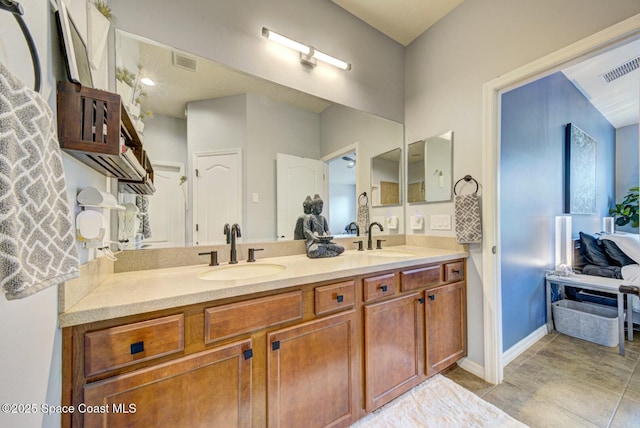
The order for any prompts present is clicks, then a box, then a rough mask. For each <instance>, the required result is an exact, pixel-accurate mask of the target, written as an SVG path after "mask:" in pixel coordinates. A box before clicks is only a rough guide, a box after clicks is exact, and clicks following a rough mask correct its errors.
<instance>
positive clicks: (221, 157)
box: [193, 150, 242, 245]
mask: <svg viewBox="0 0 640 428" xmlns="http://www.w3.org/2000/svg"><path fill="white" fill-rule="evenodd" d="M194 165H195V173H194V188H193V205H194V209H193V215H194V217H193V225H194V226H193V229H194V230H193V236H194V243H195V244H196V245H204V244H207V243H211V242H220V241H222V240H223V239H224V233H223V230H224V225H225V224H226V223H229V224H230V225H231V224H234V223H238V224H239V225H240V226H241V227H242V166H241V165H242V160H241V152H240V150H227V151H219V152H207V153H196V154H195V156H194Z"/></svg>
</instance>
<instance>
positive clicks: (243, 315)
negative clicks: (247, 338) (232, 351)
mask: <svg viewBox="0 0 640 428" xmlns="http://www.w3.org/2000/svg"><path fill="white" fill-rule="evenodd" d="M300 319H302V291H292V292H290V293H284V294H278V295H276V296H268V297H263V298H260V299H251V300H247V301H244V302H238V303H230V304H228V305H222V306H217V307H215V308H208V309H205V310H204V343H207V344H208V343H212V342H216V341H218V340H222V339H226V338H229V337H233V336H237V335H240V334H244V333H250V332H252V331H257V330H262V329H263V328H267V327H271V326H274V325H278V324H282V323H285V322H288V321H295V320H300Z"/></svg>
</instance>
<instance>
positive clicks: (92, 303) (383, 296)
mask: <svg viewBox="0 0 640 428" xmlns="http://www.w3.org/2000/svg"><path fill="white" fill-rule="evenodd" d="M467 256H468V254H467V253H466V252H464V251H456V250H439V249H433V248H424V247H411V246H399V247H390V248H388V249H385V250H373V251H363V252H359V251H354V250H350V251H347V252H345V253H344V254H343V255H341V256H339V257H335V258H329V259H314V260H311V259H308V258H307V257H306V256H304V255H296V256H286V257H273V258H265V259H262V260H258V261H257V262H255V264H250V263H247V262H240V263H239V264H238V265H236V266H238V267H239V268H238V270H237V271H234V272H237V274H236V273H233V272H228V271H227V272H225V271H224V269H229V265H225V266H217V267H209V266H206V265H198V266H188V267H179V268H168V269H156V270H147V271H138V272H127V273H119V274H112V275H111V276H110V278H109V279H108V280H107V281H105V282H104V283H102V284H100V285H99V286H98V287H97V288H96V289H95V290H93V291H91V292H90V293H89V294H88V295H87V296H85V297H84V298H83V299H82V300H80V301H79V302H78V303H77V304H76V305H74V306H73V307H72V308H70V309H69V310H68V311H66V312H63V313H61V314H60V324H61V326H62V327H63V405H73V406H74V407H75V408H76V409H78V408H80V407H82V408H85V409H92V411H91V412H89V411H84V412H75V413H73V414H72V415H70V416H69V418H68V419H67V420H65V421H63V426H68V425H71V426H74V427H80V426H85V427H94V426H109V427H111V426H145V427H146V426H216V427H217V426H220V427H222V426H224V427H233V426H242V427H264V426H270V427H271V426H273V427H275V426H283V427H284V426H292V427H309V428H310V427H321V426H335V427H338V426H341V427H344V426H349V425H350V424H352V423H353V422H355V421H356V420H358V419H359V418H361V417H362V416H364V415H365V414H366V413H368V412H371V411H373V410H375V409H376V408H378V407H380V406H381V405H383V404H385V403H387V402H389V401H391V400H392V399H393V398H395V397H397V396H398V395H400V394H402V393H403V392H405V391H407V390H409V389H410V388H412V387H413V386H415V385H417V384H419V383H420V382H422V381H423V380H425V379H426V378H427V377H429V376H431V375H433V374H435V373H438V372H440V371H442V370H444V369H446V368H447V367H449V366H451V365H453V364H455V362H456V361H457V360H458V359H460V358H462V357H463V356H465V355H466V349H467V338H466V266H465V260H466V257H467ZM253 266H255V268H254V267H253ZM266 266H278V268H269V267H266ZM234 269H235V268H234ZM220 272H223V273H220ZM229 275H231V276H229ZM233 275H236V277H235V278H234V277H233ZM203 278H205V279H203Z"/></svg>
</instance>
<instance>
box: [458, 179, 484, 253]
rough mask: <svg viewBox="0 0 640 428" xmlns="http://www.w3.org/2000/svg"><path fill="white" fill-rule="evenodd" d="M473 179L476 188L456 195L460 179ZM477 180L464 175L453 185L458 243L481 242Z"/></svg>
mask: <svg viewBox="0 0 640 428" xmlns="http://www.w3.org/2000/svg"><path fill="white" fill-rule="evenodd" d="M463 180H464V181H466V182H469V181H473V182H474V183H475V184H476V189H475V190H474V191H473V193H471V194H467V195H458V193H457V192H456V187H457V186H458V183H460V182H461V181H463ZM479 188H480V186H479V184H478V182H477V181H476V180H475V179H474V178H473V177H472V176H470V175H465V176H464V177H463V178H461V179H460V180H458V181H456V184H454V186H453V194H454V195H455V196H454V200H453V202H454V213H455V223H456V226H455V230H456V241H458V243H459V244H477V243H479V242H482V216H481V213H480V196H478V189H479Z"/></svg>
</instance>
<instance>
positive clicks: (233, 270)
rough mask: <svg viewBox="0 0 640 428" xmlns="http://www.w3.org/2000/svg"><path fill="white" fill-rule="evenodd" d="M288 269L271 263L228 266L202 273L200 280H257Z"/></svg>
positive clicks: (199, 276)
mask: <svg viewBox="0 0 640 428" xmlns="http://www.w3.org/2000/svg"><path fill="white" fill-rule="evenodd" d="M286 268H287V267H286V266H282V265H278V264H271V263H256V264H249V263H247V264H238V265H227V266H221V267H217V268H213V269H210V270H207V271H204V272H201V273H199V274H198V278H200V279H204V280H207V281H229V280H234V279H248V278H257V277H261V276H268V275H273V274H275V273H278V272H282V271H283V270H285V269H286Z"/></svg>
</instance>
